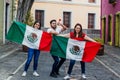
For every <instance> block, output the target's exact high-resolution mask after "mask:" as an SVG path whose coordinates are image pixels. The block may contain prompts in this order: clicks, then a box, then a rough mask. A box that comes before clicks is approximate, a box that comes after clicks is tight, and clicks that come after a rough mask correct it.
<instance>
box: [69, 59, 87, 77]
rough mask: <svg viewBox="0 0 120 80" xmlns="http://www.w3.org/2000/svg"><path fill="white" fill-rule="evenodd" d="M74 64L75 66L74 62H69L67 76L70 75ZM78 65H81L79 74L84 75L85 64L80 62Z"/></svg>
mask: <svg viewBox="0 0 120 80" xmlns="http://www.w3.org/2000/svg"><path fill="white" fill-rule="evenodd" d="M74 64H75V60H70V65H69V69H68V72H67V73H68V74H69V75H71V72H72V69H73V66H74ZM80 64H81V73H82V74H85V62H83V61H80Z"/></svg>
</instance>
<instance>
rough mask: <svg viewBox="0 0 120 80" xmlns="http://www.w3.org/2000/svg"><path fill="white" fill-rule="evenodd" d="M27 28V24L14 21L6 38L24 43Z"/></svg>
mask: <svg viewBox="0 0 120 80" xmlns="http://www.w3.org/2000/svg"><path fill="white" fill-rule="evenodd" d="M25 30H26V24H23V23H20V22H16V21H14V22H13V23H12V25H11V27H10V29H9V31H8V34H7V36H6V39H8V40H10V41H14V42H17V43H19V44H21V43H22V41H23V39H24V34H25Z"/></svg>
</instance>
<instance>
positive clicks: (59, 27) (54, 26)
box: [47, 19, 67, 78]
mask: <svg viewBox="0 0 120 80" xmlns="http://www.w3.org/2000/svg"><path fill="white" fill-rule="evenodd" d="M66 29H67V27H66V26H65V25H63V24H61V23H60V21H59V22H58V23H57V22H56V20H54V19H53V20H51V21H50V28H49V29H48V30H47V32H48V33H51V34H55V35H58V34H60V32H62V31H64V30H66ZM52 58H53V60H54V63H53V65H52V71H51V73H50V76H51V77H54V78H57V75H59V68H60V67H61V66H62V64H63V63H64V61H65V60H66V59H64V58H59V57H58V56H54V55H52ZM59 59H60V60H59Z"/></svg>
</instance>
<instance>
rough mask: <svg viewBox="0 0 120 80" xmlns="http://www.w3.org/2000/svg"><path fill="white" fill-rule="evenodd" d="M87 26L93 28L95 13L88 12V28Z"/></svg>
mask: <svg viewBox="0 0 120 80" xmlns="http://www.w3.org/2000/svg"><path fill="white" fill-rule="evenodd" d="M89 28H92V29H93V28H95V14H94V13H88V29H89Z"/></svg>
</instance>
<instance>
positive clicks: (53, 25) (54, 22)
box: [50, 21, 57, 29]
mask: <svg viewBox="0 0 120 80" xmlns="http://www.w3.org/2000/svg"><path fill="white" fill-rule="evenodd" d="M50 25H51V27H52V28H53V29H55V28H56V26H57V23H56V21H53V22H52V23H51V24H50Z"/></svg>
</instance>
